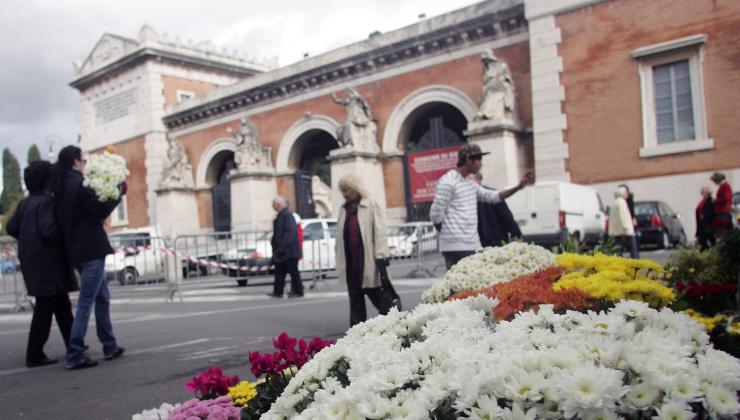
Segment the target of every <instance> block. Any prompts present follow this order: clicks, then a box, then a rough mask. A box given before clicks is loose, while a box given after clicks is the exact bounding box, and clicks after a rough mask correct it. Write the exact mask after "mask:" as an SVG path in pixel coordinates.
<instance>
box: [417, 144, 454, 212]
mask: <svg viewBox="0 0 740 420" xmlns="http://www.w3.org/2000/svg"><path fill="white" fill-rule="evenodd" d="M459 148H460V146H452V147H446V148H444V149H435V150H425V151H423V152H409V153H408V157H407V158H408V168H409V187H410V188H411V202H412V203H425V202H429V201H434V189H435V187H436V186H437V181H438V180H439V178H440V177H442V175H444V174H445V173H447V171H449V170H450V169H453V168H455V167H456V166H457V149H459Z"/></svg>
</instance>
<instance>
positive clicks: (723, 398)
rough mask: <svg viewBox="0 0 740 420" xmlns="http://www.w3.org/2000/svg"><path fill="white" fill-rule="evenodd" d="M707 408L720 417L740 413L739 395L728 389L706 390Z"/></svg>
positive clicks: (715, 388) (714, 387)
mask: <svg viewBox="0 0 740 420" xmlns="http://www.w3.org/2000/svg"><path fill="white" fill-rule="evenodd" d="M706 393H707V399H706V406H707V408H708V409H709V411H712V412H715V413H717V414H719V415H720V416H731V415H735V416H736V415H737V414H738V413H740V403H738V401H737V394H736V393H735V392H730V391H729V390H728V389H726V388H720V387H716V386H710V387H709V388H707V390H706Z"/></svg>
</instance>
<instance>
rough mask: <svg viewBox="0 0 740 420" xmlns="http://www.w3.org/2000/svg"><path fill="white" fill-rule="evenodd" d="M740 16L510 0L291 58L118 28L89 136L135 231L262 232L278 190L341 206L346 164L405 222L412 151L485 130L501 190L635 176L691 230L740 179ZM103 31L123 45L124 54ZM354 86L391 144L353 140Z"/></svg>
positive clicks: (633, 183)
mask: <svg viewBox="0 0 740 420" xmlns="http://www.w3.org/2000/svg"><path fill="white" fill-rule="evenodd" d="M739 28H740V4H739V3H737V2H735V1H732V0H695V1H693V0H683V1H669V0H650V1H647V0H561V1H557V2H553V1H546V0H493V1H485V2H481V3H478V4H475V5H472V6H470V7H466V8H463V9H460V10H456V11H453V12H450V13H448V14H445V15H442V16H438V17H434V18H430V19H426V20H423V21H420V22H418V23H415V24H413V25H410V26H407V27H405V28H401V29H398V30H395V31H392V32H388V33H385V34H374V35H372V36H371V37H370V38H368V39H367V40H365V41H361V42H358V43H355V44H351V45H348V46H345V47H342V48H338V49H336V50H333V51H329V52H326V53H324V54H322V55H319V56H316V57H311V58H308V59H305V60H303V61H300V62H298V63H295V64H292V65H289V66H285V67H281V68H275V69H271V68H270V66H269V65H265V64H256V63H252V62H247V61H244V60H238V59H235V58H233V57H229V56H226V55H223V54H216V53H215V52H214V51H213V49H212V47H209V46H208V45H207V44H206V45H205V46H200V47H198V48H194V47H193V48H188V47H186V46H182V45H177V43H168V42H167V41H164V40H162V39H161V38H160V37H159V36H158V35H157V34H156V33H155V32H154V31H153V30H151V28H144V29H142V31H141V33H140V35H139V39H138V40H136V41H134V40H126V39H123V38H120V37H115V36H112V35H105V36H104V37H103V39H101V42H100V43H99V44H98V46H96V48H95V49H94V50H93V53H91V57H90V58H89V59H88V61H87V62H86V63H85V65H84V66H83V67H82V68H81V70H80V73H79V74H78V77H77V79H76V80H75V81H74V82H73V83H72V85H73V86H74V87H75V88H77V89H79V90H80V91H81V94H82V99H81V111H82V128H81V133H82V142H81V144H82V147H83V148H84V149H85V150H88V151H95V150H99V149H100V148H102V147H104V146H106V145H108V144H116V146H117V148H118V150H119V153H121V154H122V155H124V156H125V157H126V158H127V161H128V164H129V168H130V170H131V172H132V177H131V188H130V191H132V193H131V194H130V195H129V196H128V198H127V202H126V203H124V206H122V210H121V212H120V214H119V216H120V215H125V216H127V217H119V218H118V219H116V223H115V224H116V225H119V226H126V227H138V226H143V225H149V224H152V225H158V226H160V228H162V229H163V231H164V232H165V233H168V234H174V233H176V232H183V231H194V230H209V229H213V228H214V227H215V228H217V229H224V228H237V229H238V228H264V227H266V226H267V224H268V223H269V220H270V219H271V218H272V212H271V210H270V209H269V198H270V197H271V196H272V195H274V194H281V195H284V196H286V197H287V198H288V199H289V200H290V201H291V202H292V203H295V204H296V205H297V207H298V208H299V209H300V210H301V211H302V212H306V214H310V213H312V212H313V208H312V206H313V203H314V202H319V203H320V206H319V207H321V209H323V210H322V211H321V212H322V213H323V212H331V210H332V209H336V207H337V205H338V202H339V199H338V197H337V192H336V181H337V180H338V177H339V176H341V175H342V174H345V173H348V172H360V173H362V174H363V177H364V179H365V180H366V182H367V183H368V187H369V189H370V191H371V192H372V193H373V195H374V196H375V198H376V199H378V200H379V201H381V202H383V203H385V206H386V208H387V212H388V216H389V219H390V220H391V222H402V221H406V220H413V219H423V217H424V214H425V213H424V211H425V208H426V207H425V206H426V205H427V202H424V201H423V200H422V201H417V200H415V199H414V197H415V196H414V191H412V189H413V182H412V181H413V180H412V179H410V178H413V175H412V174H411V172H412V171H413V170H415V168H416V166H415V163H414V162H415V161H413V160H412V158H413V157H415V156H417V154H420V155H424V156H427V155H430V154H434V153H435V151H438V150H442V151H444V150H447V149H446V148H448V147H454V146H455V145H458V144H460V143H461V142H465V141H470V142H475V143H477V144H479V145H480V146H481V147H482V148H483V149H485V150H489V151H492V152H493V153H492V154H491V155H488V156H486V159H487V160H486V161H484V166H483V168H484V170H483V172H484V173H483V175H484V181H485V182H486V183H488V184H490V185H494V186H497V187H505V186H507V185H511V184H513V183H514V182H516V180H517V179H518V178H519V176H520V175H521V173H522V170H523V169H524V168H526V167H533V168H534V170H535V173H536V177H537V179H538V180H546V179H555V180H568V181H571V182H576V183H581V184H589V185H594V186H595V187H596V188H597V189H598V190H599V191H600V192H601V195H602V197H603V198H605V199H608V198H609V197H611V191H612V189H613V188H614V187H615V186H616V185H617V184H619V183H622V182H626V183H627V184H628V185H630V187H631V189H632V190H633V192H634V193H635V195H636V198H637V199H638V200H639V199H659V200H663V201H666V202H667V203H668V204H669V205H671V206H672V207H673V208H674V209H675V210H678V211H679V212H681V213H682V214H683V215H684V226H685V228H686V233H687V235H688V236H689V237H691V236H693V231H694V224H693V208H694V206H695V204H696V202H697V201H698V198H699V196H698V192H699V189H700V187H701V186H703V185H708V184H709V181H708V177H709V174H710V173H711V172H713V171H716V170H720V171H723V172H725V173H726V174H727V175H728V178H729V180H730V183H731V184H734V185H738V181H740V139H739V138H738V137H737V135H735V133H736V132H738V131H740V121H739V120H738V119H737V118H734V115H733V114H734V113H735V108H736V105H737V104H738V100H737V99H736V97H735V95H734V92H739V91H740V61H738V57H740V42H738V41H740V39H739V38H740V29H739ZM105 42H108V43H109V45H114V46H115V45H117V47H116V48H117V49H116V48H113V49H112V50H113V51H114V52H112V53H108V54H107V56H106V54H103V53H102V51H110V50H111V48H110V47H106V48H107V49H106V48H102V47H101V44H104V43H105ZM491 56H493V57H496V58H497V59H498V60H499V62H505V63H506V65H508V69H510V72H511V81H512V82H513V86H514V92H513V93H514V98H515V109H514V110H513V112H512V114H511V115H510V116H509V117H506V118H503V119H502V118H493V119H489V118H486V117H485V116H483V117H482V116H481V114H485V113H484V112H482V107H483V106H484V105H483V104H482V102H485V101H482V99H483V98H482V96H483V95H484V93H483V92H485V88H486V86H488V85H487V84H486V83H487V82H486V80H488V79H486V75H487V74H488V73H487V72H488V71H489V69H490V68H489V67H487V63H489V64H490V63H491V60H490V58H489V59H486V57H491ZM96 57H99V58H96ZM499 73H500V72H499ZM482 74H483V77H482V76H481V75H482ZM129 86H130V87H129ZM348 88H351V90H350V89H348ZM131 92H133V94H132V93H131ZM352 92H356V94H357V95H358V96H359V97H360V98H361V99H359V100H360V101H364V104H365V105H364V106H365V108H362V109H369V110H368V111H367V112H366V114H368V115H366V116H367V117H369V119H370V120H372V124H370V127H371V128H372V130H370V131H368V132H372V133H374V143H373V144H365V145H364V146H359V145H358V144H347V143H346V141H345V139H343V138H342V136H341V132H342V127H345V126H346V127H348V125H346V124H347V122H350V121H351V120H352V118H353V117H352V115H354V114H352V112H353V111H352V109H353V108H351V105H346V104H347V103H349V102H347V101H349V100H350V99H351V98H353V96H352V95H354V94H353V93H352ZM191 94H192V95H194V97H192V98H189V99H188V100H187V101H179V100H178V95H179V96H180V97H181V98H182V97H183V96H187V95H191ZM132 96H133V99H132ZM342 101H344V103H345V105H342V104H341V102H342ZM338 102H340V103H338ZM359 103H362V102H359ZM338 130H339V131H338ZM363 132H364V131H363ZM168 136H169V139H170V141H171V142H172V144H175V143H178V144H179V145H181V146H182V150H184V153H185V155H186V157H187V162H188V164H189V165H190V167H191V169H190V173H189V175H188V177H190V178H192V179H189V180H187V181H186V182H184V183H181V184H177V185H166V184H163V183H162V182H161V181H162V171H163V170H164V169H165V167H166V166H167V165H168V161H167V148H168V143H167V141H168V140H167V138H168ZM250 144H252V145H256V146H255V147H256V149H254V148H253V149H254V150H252V149H249V148H248V147H247V146H249V145H250ZM348 146H349V147H348ZM173 147H174V146H173ZM173 150H174V149H173ZM250 150H251V151H250ZM440 153H441V155H442V156H444V153H442V152H440ZM438 155H439V153H438ZM309 192H313V193H314V200H313V201H308V202H306V197H308V200H311V199H310V194H309ZM163 215H167V217H163Z"/></svg>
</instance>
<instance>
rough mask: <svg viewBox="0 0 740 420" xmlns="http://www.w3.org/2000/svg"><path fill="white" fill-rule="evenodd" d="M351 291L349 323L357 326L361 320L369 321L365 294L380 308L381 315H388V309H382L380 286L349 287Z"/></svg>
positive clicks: (348, 290) (349, 291)
mask: <svg viewBox="0 0 740 420" xmlns="http://www.w3.org/2000/svg"><path fill="white" fill-rule="evenodd" d="M347 292H348V293H349V324H350V326H355V325H356V324H359V323H360V322H365V321H367V308H366V307H365V295H367V297H369V298H370V302H372V303H373V305H374V306H375V307H376V308H377V309H378V312H379V313H380V314H381V315H387V314H388V311H383V310H381V309H380V287H374V288H372V289H363V288H362V287H358V288H350V289H347Z"/></svg>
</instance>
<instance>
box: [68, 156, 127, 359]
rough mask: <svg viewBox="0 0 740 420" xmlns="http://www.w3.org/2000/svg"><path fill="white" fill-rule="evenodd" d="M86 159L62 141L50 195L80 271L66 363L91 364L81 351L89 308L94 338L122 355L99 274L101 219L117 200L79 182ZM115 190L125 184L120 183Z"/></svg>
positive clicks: (103, 246) (111, 353)
mask: <svg viewBox="0 0 740 420" xmlns="http://www.w3.org/2000/svg"><path fill="white" fill-rule="evenodd" d="M86 163H87V161H86V160H85V159H83V157H82V152H81V150H80V149H79V148H78V147H76V146H67V147H65V148H64V149H62V150H61V151H60V152H59V160H58V161H57V166H58V168H59V169H60V170H61V171H63V180H62V182H61V185H60V186H59V191H58V192H57V196H56V197H55V198H56V200H57V211H58V212H59V215H60V221H61V223H62V226H63V228H64V239H65V242H66V245H67V251H68V253H69V258H70V261H71V262H72V264H73V265H74V266H75V268H76V269H77V271H79V272H80V296H79V298H78V300H77V313H76V314H75V320H74V322H73V324H72V333H71V335H70V340H69V349H68V351H67V368H68V369H81V368H87V367H93V366H95V365H97V364H98V362H96V361H94V360H92V359H90V358H89V357H87V356H86V355H85V349H86V346H85V344H84V341H85V333H86V332H87V324H88V322H89V320H90V312H91V311H92V308H93V306H94V307H95V323H96V326H97V333H98V339H99V340H100V342H101V343H102V344H103V355H104V356H105V359H106V360H112V359H115V358H118V357H120V356H121V355H123V352H124V349H123V347H119V346H118V344H117V343H116V338H115V337H114V336H113V326H112V325H111V321H110V292H109V291H108V282H107V280H106V278H105V256H106V255H108V254H112V253H113V249H112V248H111V246H110V242H108V235H106V233H105V230H104V229H103V222H104V221H105V219H106V218H107V217H108V216H109V215H110V214H111V213H112V212H113V210H114V209H115V208H116V206H118V203H120V201H121V200H120V198H119V199H117V200H106V201H100V200H99V199H98V197H97V196H96V195H95V192H94V191H93V190H92V189H90V188H87V187H85V186H83V185H82V181H83V175H82V174H83V171H84V169H85V164H86ZM120 188H121V194H122V195H123V194H125V193H126V185H125V184H122V185H121V187H120Z"/></svg>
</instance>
